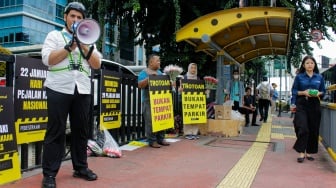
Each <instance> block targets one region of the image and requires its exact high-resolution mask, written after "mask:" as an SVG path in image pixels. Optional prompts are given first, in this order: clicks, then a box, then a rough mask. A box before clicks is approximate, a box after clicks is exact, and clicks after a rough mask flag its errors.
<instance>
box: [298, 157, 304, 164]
mask: <svg viewBox="0 0 336 188" xmlns="http://www.w3.org/2000/svg"><path fill="white" fill-rule="evenodd" d="M304 159H305V158H304V157H299V158H297V162H298V163H303V161H304Z"/></svg>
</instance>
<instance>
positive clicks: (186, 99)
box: [182, 91, 207, 125]
mask: <svg viewBox="0 0 336 188" xmlns="http://www.w3.org/2000/svg"><path fill="white" fill-rule="evenodd" d="M182 112H183V123H184V124H186V125H191V124H200V123H206V122H207V114H206V96H205V94H204V92H184V91H183V92H182Z"/></svg>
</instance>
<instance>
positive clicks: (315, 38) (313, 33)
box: [310, 29, 323, 42]
mask: <svg viewBox="0 0 336 188" xmlns="http://www.w3.org/2000/svg"><path fill="white" fill-rule="evenodd" d="M310 35H311V37H312V41H313V42H319V41H320V40H322V39H323V33H322V32H321V31H320V30H317V29H315V30H312V31H311V32H310Z"/></svg>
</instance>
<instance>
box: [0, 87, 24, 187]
mask: <svg viewBox="0 0 336 188" xmlns="http://www.w3.org/2000/svg"><path fill="white" fill-rule="evenodd" d="M20 178H21V169H20V163H19V156H18V152H17V144H16V136H15V127H14V107H13V88H12V87H0V185H2V184H5V183H8V182H11V181H14V180H17V179H20Z"/></svg>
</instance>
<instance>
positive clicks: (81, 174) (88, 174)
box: [73, 168, 98, 181]
mask: <svg viewBox="0 0 336 188" xmlns="http://www.w3.org/2000/svg"><path fill="white" fill-rule="evenodd" d="M73 177H76V178H82V179H85V180H88V181H94V180H96V179H97V178H98V177H97V175H96V174H95V173H93V172H92V170H90V169H88V168H86V169H83V170H75V172H74V173H73Z"/></svg>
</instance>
